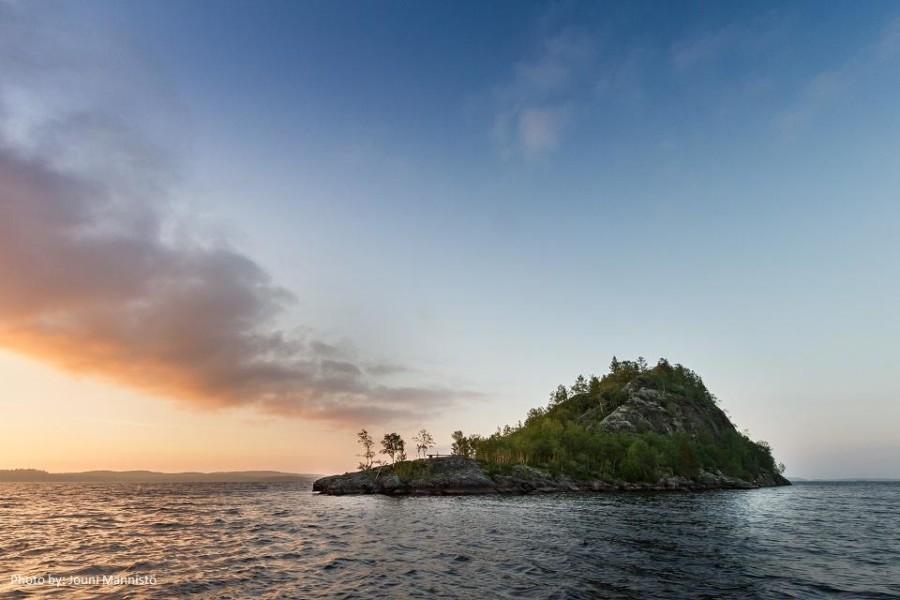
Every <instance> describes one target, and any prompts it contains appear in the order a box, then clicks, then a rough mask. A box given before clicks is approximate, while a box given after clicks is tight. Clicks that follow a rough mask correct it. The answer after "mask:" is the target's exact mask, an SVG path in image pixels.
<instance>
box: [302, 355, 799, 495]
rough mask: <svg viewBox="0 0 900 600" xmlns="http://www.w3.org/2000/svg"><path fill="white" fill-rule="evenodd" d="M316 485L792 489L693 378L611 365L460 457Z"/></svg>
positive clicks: (666, 367)
mask: <svg viewBox="0 0 900 600" xmlns="http://www.w3.org/2000/svg"><path fill="white" fill-rule="evenodd" d="M462 453H463V454H468V455H471V457H470V456H450V457H441V458H433V459H421V460H414V461H403V462H400V463H397V464H395V465H389V466H383V467H376V468H373V469H368V470H363V471H359V472H356V473H346V474H344V475H334V476H331V477H324V478H322V479H319V480H317V481H316V482H315V483H314V485H313V490H314V491H317V492H321V493H325V494H334V495H340V494H372V493H375V494H389V495H460V494H527V493H539V492H575V491H663V490H683V491H697V490H712V489H751V488H758V487H767V486H777V485H790V482H789V481H788V480H787V479H785V478H784V477H782V475H781V474H780V469H779V468H777V467H776V466H775V462H774V459H773V458H772V455H771V450H770V448H769V447H768V444H766V443H765V442H753V441H752V440H750V439H749V438H748V437H747V436H746V435H744V434H741V433H739V432H738V431H737V429H736V428H735V427H734V425H733V424H732V423H731V421H730V420H729V419H728V417H727V415H725V413H724V412H723V411H722V410H721V409H720V408H719V407H718V406H717V403H716V400H715V397H714V396H712V394H710V393H709V392H708V391H707V389H706V387H705V386H704V385H703V382H702V380H701V379H700V378H699V376H697V375H696V373H694V372H693V371H690V370H689V369H686V368H685V367H682V366H681V365H674V366H673V365H670V364H669V363H668V362H667V361H665V360H664V359H661V360H660V363H659V364H658V365H657V366H656V367H653V368H647V367H646V366H645V364H644V363H643V361H636V362H631V361H623V362H619V361H616V360H615V359H613V364H612V365H611V367H610V373H609V374H607V375H606V376H604V377H603V379H598V378H596V377H594V378H591V379H590V381H588V380H586V379H584V378H582V377H579V379H578V380H576V384H575V385H573V386H572V388H571V390H568V389H566V388H564V387H563V386H560V388H559V389H558V390H557V391H556V392H555V393H554V394H553V395H552V396H551V401H550V405H549V406H548V407H547V408H540V409H534V410H532V411H531V412H530V413H529V416H528V419H527V420H526V421H525V423H524V424H519V425H518V426H517V427H516V428H506V430H504V431H498V432H497V433H496V434H494V435H492V436H490V437H487V438H482V437H478V436H475V437H471V438H468V440H467V441H466V444H465V448H464V450H463V452H462Z"/></svg>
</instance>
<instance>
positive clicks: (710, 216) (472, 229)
mask: <svg viewBox="0 0 900 600" xmlns="http://www.w3.org/2000/svg"><path fill="white" fill-rule="evenodd" d="M898 106H900V7H898V5H897V4H896V3H894V2H874V1H873V2H867V3H825V4H823V3H820V2H789V3H771V4H770V3H764V2H741V3H737V2H717V3H694V2H655V3H642V2H628V3H606V2H588V3H577V2H554V3H548V2H540V3H529V2H520V1H516V2H492V3H484V2H430V1H429V2H417V3H407V2H390V3H389V2H367V1H360V2H354V3H349V4H347V3H334V2H324V1H322V2H319V1H315V2H313V1H310V2H275V1H273V2H267V3H265V4H262V5H260V4H258V3H251V2H238V1H224V2H223V1H216V2H212V1H197V2H190V3H188V2H180V3H175V2H163V3H159V2H137V1H132V0H123V1H116V2H113V1H111V0H107V1H96V0H87V1H85V2H79V3H71V2H69V3H65V2H60V3H57V2H49V1H44V2H18V1H12V2H10V1H8V0H0V381H3V383H4V385H3V388H2V393H0V413H2V416H3V426H2V427H3V435H2V436H0V468H15V467H33V468H43V469H47V470H51V471H65V470H83V469H156V470H166V471H179V470H231V469H279V470H286V471H294V472H308V473H326V472H332V471H337V470H346V469H350V468H352V467H354V466H355V464H356V462H357V459H356V457H355V456H354V455H355V454H356V452H357V449H356V447H355V439H354V434H355V432H356V431H358V430H359V429H360V428H362V427H365V428H367V429H368V430H369V431H371V432H373V433H374V434H375V435H376V437H379V436H380V435H381V434H382V433H384V432H388V431H398V432H400V433H401V434H403V435H404V436H406V437H407V438H410V437H411V436H412V435H413V434H414V433H415V432H416V431H417V430H418V429H420V428H421V427H426V428H428V429H429V430H431V431H432V432H433V433H434V435H435V437H436V438H437V440H438V442H439V446H440V449H444V450H446V448H447V447H448V446H449V441H450V440H449V436H450V433H451V432H452V431H454V430H457V429H460V430H463V431H465V432H466V433H482V434H489V433H491V432H492V431H494V430H495V429H496V428H497V427H498V426H502V425H505V424H508V423H509V424H513V423H515V422H516V421H518V420H519V419H522V418H524V416H525V413H526V412H527V410H528V409H529V408H531V407H534V406H538V405H542V404H544V403H545V402H546V399H547V396H548V394H549V392H550V390H552V389H554V388H555V387H556V385H557V384H559V383H571V382H572V381H573V380H574V379H575V377H576V376H577V375H578V374H579V373H584V374H586V375H587V374H591V373H596V374H603V373H604V372H605V371H606V368H607V365H608V364H609V362H610V360H611V358H612V357H613V356H614V355H615V356H618V357H619V358H620V359H621V358H635V357H637V356H645V357H647V358H648V359H649V360H650V361H651V362H653V361H655V360H656V358H658V357H662V356H664V357H666V358H668V359H669V360H670V361H673V362H679V363H682V364H684V365H686V366H688V367H690V368H692V369H694V370H695V371H697V372H698V373H700V374H701V375H702V376H703V378H704V380H705V382H706V383H707V385H708V387H709V388H710V389H711V391H712V392H713V393H715V394H716V396H718V398H719V400H720V406H721V407H722V408H723V409H725V410H726V412H727V413H728V414H729V416H730V417H731V419H732V420H733V421H734V422H735V423H736V424H737V426H738V427H739V428H740V429H742V430H743V429H747V430H749V432H750V434H751V435H752V437H753V438H754V439H763V440H767V441H768V442H769V443H770V444H771V445H772V447H773V449H774V453H775V456H776V459H777V460H779V461H782V462H784V463H785V464H786V465H787V474H788V476H791V475H794V476H804V477H854V476H855V477H900V380H898V377H897V374H898V373H900V350H898V348H897V343H896V342H897V340H898V339H900V315H898V312H897V300H898V298H900V110H898V108H897V107H898Z"/></svg>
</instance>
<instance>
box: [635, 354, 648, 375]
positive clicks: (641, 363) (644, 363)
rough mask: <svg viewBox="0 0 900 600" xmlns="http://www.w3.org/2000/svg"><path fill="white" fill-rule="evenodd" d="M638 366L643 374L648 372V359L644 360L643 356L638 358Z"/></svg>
mask: <svg viewBox="0 0 900 600" xmlns="http://www.w3.org/2000/svg"><path fill="white" fill-rule="evenodd" d="M637 366H638V370H639V371H640V372H641V373H643V372H644V371H646V370H647V359H646V358H644V357H643V356H638V358H637Z"/></svg>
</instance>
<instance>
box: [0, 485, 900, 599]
mask: <svg viewBox="0 0 900 600" xmlns="http://www.w3.org/2000/svg"><path fill="white" fill-rule="evenodd" d="M0 578H2V579H0V598H57V597H58V598H180V597H193V598H241V599H243V598H515V599H523V598H742V599H743V598H829V597H846V598H900V483H889V482H884V483H871V482H869V483H866V482H855V483H854V482H808V483H797V484H795V485H793V486H790V487H780V488H768V489H759V490H732V491H716V492H703V493H681V492H667V493H579V494H554V495H532V496H517V497H497V496H479V497H406V498H404V497H399V498H392V497H384V496H344V497H333V496H320V495H317V494H313V493H312V492H311V491H310V483H309V482H292V483H258V484H252V483H223V484H212V483H196V484H191V483H177V484H146V485H143V484H134V483H127V484H110V483H102V484H101V483H90V484H84V483H2V484H0Z"/></svg>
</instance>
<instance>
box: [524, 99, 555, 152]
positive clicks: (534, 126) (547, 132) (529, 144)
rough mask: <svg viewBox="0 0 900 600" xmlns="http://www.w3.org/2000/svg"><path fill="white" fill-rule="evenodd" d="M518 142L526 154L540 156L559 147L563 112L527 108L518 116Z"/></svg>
mask: <svg viewBox="0 0 900 600" xmlns="http://www.w3.org/2000/svg"><path fill="white" fill-rule="evenodd" d="M518 118H519V140H520V142H521V144H522V147H523V149H524V150H525V152H527V153H528V154H540V153H541V152H547V151H550V150H555V149H556V148H557V147H558V146H559V141H560V137H561V134H562V130H563V126H564V125H565V120H566V119H565V112H564V111H563V110H561V109H538V108H528V109H524V110H522V111H521V112H520V113H519V114H518Z"/></svg>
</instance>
